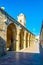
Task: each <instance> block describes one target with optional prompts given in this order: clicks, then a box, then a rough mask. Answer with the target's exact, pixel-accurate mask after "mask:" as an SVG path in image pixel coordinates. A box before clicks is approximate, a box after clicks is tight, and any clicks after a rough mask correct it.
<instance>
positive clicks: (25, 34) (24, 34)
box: [23, 31, 26, 49]
mask: <svg viewBox="0 0 43 65" xmlns="http://www.w3.org/2000/svg"><path fill="white" fill-rule="evenodd" d="M23 44H24V45H23V46H24V47H23V48H24V49H25V48H26V31H24V43H23Z"/></svg>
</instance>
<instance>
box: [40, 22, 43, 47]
mask: <svg viewBox="0 0 43 65" xmlns="http://www.w3.org/2000/svg"><path fill="white" fill-rule="evenodd" d="M40 44H41V46H42V48H43V21H42V26H41V31H40Z"/></svg>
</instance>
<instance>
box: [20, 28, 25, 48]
mask: <svg viewBox="0 0 43 65" xmlns="http://www.w3.org/2000/svg"><path fill="white" fill-rule="evenodd" d="M23 44H24V29H21V31H20V49H23Z"/></svg>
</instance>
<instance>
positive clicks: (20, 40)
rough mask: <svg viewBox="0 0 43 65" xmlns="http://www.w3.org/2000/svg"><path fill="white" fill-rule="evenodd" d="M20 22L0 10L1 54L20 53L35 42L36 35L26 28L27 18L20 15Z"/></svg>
mask: <svg viewBox="0 0 43 65" xmlns="http://www.w3.org/2000/svg"><path fill="white" fill-rule="evenodd" d="M17 17H18V21H17V20H15V19H14V18H13V17H11V16H10V15H9V14H8V13H7V12H6V11H5V10H4V9H3V8H0V54H2V53H3V52H5V51H6V50H7V51H17V52H18V51H19V50H21V49H25V48H27V47H30V46H31V45H32V44H33V43H34V42H35V35H34V34H33V33H32V32H30V31H29V30H28V29H27V28H26V17H25V15H24V14H22V13H21V14H20V15H19V16H17Z"/></svg>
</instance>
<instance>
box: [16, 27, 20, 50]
mask: <svg viewBox="0 0 43 65" xmlns="http://www.w3.org/2000/svg"><path fill="white" fill-rule="evenodd" d="M19 43H20V29H18V28H17V36H16V51H19V50H20V47H19Z"/></svg>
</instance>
